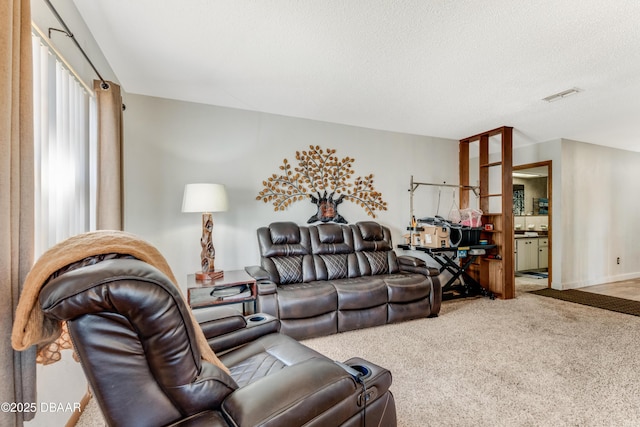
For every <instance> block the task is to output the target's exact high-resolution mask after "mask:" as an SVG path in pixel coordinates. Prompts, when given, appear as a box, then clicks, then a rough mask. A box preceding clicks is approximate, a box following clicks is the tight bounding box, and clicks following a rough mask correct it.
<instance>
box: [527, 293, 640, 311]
mask: <svg viewBox="0 0 640 427" xmlns="http://www.w3.org/2000/svg"><path fill="white" fill-rule="evenodd" d="M531 293H532V294H535V295H541V296H544V297H551V298H556V299H559V300H563V301H568V302H574V303H577V304H583V305H588V306H591V307H597V308H602V309H604V310H610V311H616V312H618V313H625V314H631V315H633V316H640V301H632V300H628V299H624V298H618V297H612V296H609V295H601V294H596V293H593V292H584V291H580V290H577V289H568V290H566V291H558V290H555V289H550V288H545V289H538V290H534V291H531Z"/></svg>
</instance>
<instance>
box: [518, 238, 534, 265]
mask: <svg viewBox="0 0 640 427" xmlns="http://www.w3.org/2000/svg"><path fill="white" fill-rule="evenodd" d="M537 268H538V239H537V238H533V239H516V271H521V270H535V269H537Z"/></svg>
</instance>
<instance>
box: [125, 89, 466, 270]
mask: <svg viewBox="0 0 640 427" xmlns="http://www.w3.org/2000/svg"><path fill="white" fill-rule="evenodd" d="M124 123H125V136H124V138H125V143H124V144H125V150H124V159H125V229H126V230H127V231H130V232H132V233H135V234H138V235H140V236H141V237H143V238H145V239H146V240H148V241H150V242H151V243H153V244H154V245H156V246H157V247H158V248H159V249H160V251H161V252H162V253H163V254H164V255H165V257H166V258H167V260H168V262H169V264H170V265H171V268H172V269H173V271H174V274H175V275H176V277H177V278H178V279H179V280H186V275H187V274H189V273H193V272H194V271H196V270H197V269H198V267H199V260H200V255H199V254H200V244H199V238H200V234H201V228H200V221H201V219H200V215H199V214H186V213H181V212H180V208H181V203H182V193H183V188H184V185H185V184H187V183H191V182H216V183H222V184H225V185H226V186H227V191H228V194H229V203H230V208H229V211H228V212H220V213H215V214H214V222H215V225H214V231H213V239H214V245H215V247H216V267H217V268H221V269H224V270H232V269H242V268H244V267H245V266H247V265H254V264H259V261H260V259H259V251H258V245H257V240H256V229H257V228H258V227H261V226H264V225H268V224H269V223H271V222H274V221H294V222H296V223H298V224H304V223H306V221H307V219H308V218H309V217H310V216H311V215H313V214H315V212H316V207H315V206H314V205H312V204H311V203H310V202H309V201H299V202H296V203H294V204H293V205H291V206H290V207H289V209H288V210H286V211H279V212H274V211H273V207H272V206H271V205H270V204H265V203H263V202H262V201H257V200H256V196H257V195H258V193H259V191H260V190H261V189H262V181H263V180H265V179H266V178H268V177H269V176H270V175H271V174H273V173H279V170H278V167H279V166H280V165H281V164H282V161H283V159H285V158H286V159H288V160H289V161H290V162H292V163H293V164H294V165H297V162H296V161H295V153H296V151H301V150H306V149H308V148H309V145H319V146H320V147H322V148H324V149H328V148H334V149H336V150H337V153H336V155H337V156H339V157H340V158H342V157H345V156H349V157H352V158H354V159H355V162H353V169H354V170H355V175H356V176H359V175H362V176H364V175H368V174H369V173H373V174H374V180H375V188H376V190H378V191H380V192H381V193H382V196H383V199H384V200H385V201H386V202H387V204H388V210H387V211H383V212H379V213H378V215H379V216H378V218H376V219H375V220H377V221H379V222H380V223H382V224H384V225H386V226H388V227H390V228H391V229H392V233H393V239H394V243H400V241H401V236H402V234H404V233H405V229H406V226H407V225H408V224H409V203H410V201H409V191H408V190H409V182H410V179H411V175H412V174H413V175H414V179H415V180H416V181H421V182H438V183H439V182H444V181H446V182H448V183H457V180H458V143H457V141H454V140H447V139H440V138H432V137H424V136H415V135H407V134H399V133H393V132H385V131H377V130H371V129H364V128H358V127H353V126H345V125H339V124H332V123H325V122H318V121H313V120H306V119H298V118H292V117H284V116H278V115H273V114H266V113H259V112H251V111H244V110H236V109H229V108H222V107H215V106H208V105H202V104H194V103H187V102H179V101H172V100H167V99H160V98H153V97H146V96H140V95H128V97H127V109H126V111H125V119H124ZM450 203H451V197H450V196H443V201H442V202H441V213H442V212H443V211H446V212H447V213H448V209H449V208H450ZM414 204H415V213H416V216H418V217H420V216H427V215H434V214H435V213H436V209H437V189H436V188H430V187H421V188H420V189H419V190H418V191H416V195H415V198H414ZM339 212H340V214H341V215H343V216H344V217H345V218H346V219H347V220H348V221H349V222H350V223H355V222H357V221H362V220H367V219H371V218H370V217H367V216H366V213H365V211H364V210H363V209H362V208H360V207H359V206H357V205H355V204H353V203H350V202H344V203H342V204H341V205H340V206H339Z"/></svg>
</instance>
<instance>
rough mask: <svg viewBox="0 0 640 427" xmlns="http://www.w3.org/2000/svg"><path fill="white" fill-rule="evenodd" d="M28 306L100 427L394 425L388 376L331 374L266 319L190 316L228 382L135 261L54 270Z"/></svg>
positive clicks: (379, 372)
mask: <svg viewBox="0 0 640 427" xmlns="http://www.w3.org/2000/svg"><path fill="white" fill-rule="evenodd" d="M39 301H40V306H41V308H42V310H43V312H44V314H45V316H47V317H51V318H53V319H56V320H66V321H67V325H68V329H69V332H70V334H71V337H72V340H73V342H74V345H75V348H76V351H77V353H78V355H79V357H80V360H81V363H82V367H83V369H84V371H85V374H86V376H87V378H88V380H89V383H90V386H91V388H92V390H93V392H94V396H95V398H96V400H97V401H98V403H99V405H100V407H101V409H102V411H103V414H104V416H105V419H106V421H107V423H108V425H112V426H136V427H146V426H154V427H155V426H164V425H180V426H205V425H206V426H213V427H217V426H278V427H287V426H292V427H293V426H302V425H304V426H349V427H352V426H361V425H366V426H380V425H384V426H395V425H396V412H395V402H394V399H393V395H392V394H391V392H390V391H389V386H390V385H391V374H390V373H389V371H387V370H386V369H384V368H381V367H379V366H376V365H374V364H372V363H369V362H367V361H365V360H362V359H358V358H354V359H351V360H349V361H347V362H346V363H347V365H350V366H352V368H344V367H342V366H339V364H337V363H336V362H334V361H332V360H330V359H328V358H327V357H325V356H323V355H321V354H320V353H318V352H316V351H314V350H312V349H310V348H308V347H306V346H304V345H302V344H300V343H298V342H297V341H295V340H294V339H292V338H290V337H288V336H286V335H283V334H280V333H278V332H277V330H278V329H279V321H278V320H277V319H275V318H273V317H271V316H269V315H267V314H257V315H252V316H247V317H244V316H242V315H240V314H239V313H237V312H235V311H234V310H231V311H229V309H228V308H226V309H225V308H224V307H217V308H216V309H215V310H203V311H201V312H199V311H198V310H196V311H195V316H196V318H197V320H198V322H199V323H200V324H201V327H202V329H203V331H204V332H205V336H206V337H207V338H208V340H209V342H210V343H211V345H212V347H213V348H214V349H215V351H216V352H217V353H218V357H219V358H220V360H221V361H222V362H223V363H224V365H225V366H226V367H228V368H229V370H230V373H231V375H228V374H227V373H226V372H224V371H223V370H222V369H220V368H219V367H217V366H216V365H214V364H212V363H209V362H206V361H203V360H201V357H200V355H201V353H200V351H199V350H198V346H197V345H196V343H195V337H194V331H195V329H194V325H193V322H192V321H191V319H190V317H189V314H188V310H189V309H188V308H187V306H186V304H185V303H184V300H183V298H182V296H181V295H180V293H179V291H178V290H177V289H176V287H175V286H174V285H173V284H172V283H171V282H170V281H169V279H168V278H167V277H166V276H165V275H164V274H163V273H161V272H160V271H159V270H157V269H156V268H154V267H152V266H151V265H149V264H147V263H145V262H142V261H140V260H137V259H131V258H118V259H105V260H102V261H100V262H96V263H83V264H82V265H80V266H79V267H78V268H75V267H74V268H65V269H63V272H61V273H60V274H56V275H53V276H52V279H51V280H49V282H48V283H47V284H46V285H45V286H44V287H43V288H42V290H41V291H40V296H39ZM354 369H355V370H354ZM365 420H366V422H365Z"/></svg>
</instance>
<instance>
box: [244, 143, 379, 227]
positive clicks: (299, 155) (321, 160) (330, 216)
mask: <svg viewBox="0 0 640 427" xmlns="http://www.w3.org/2000/svg"><path fill="white" fill-rule="evenodd" d="M335 153H336V150H334V149H331V148H329V149H327V150H326V151H325V150H323V149H322V148H320V147H319V146H317V145H316V146H315V147H314V146H313V145H310V146H309V151H302V152H300V151H296V160H297V161H298V166H297V167H292V166H291V163H289V161H288V160H287V159H284V161H283V163H282V166H280V171H281V172H280V175H277V174H273V175H271V176H270V177H269V178H267V180H266V181H262V185H263V186H264V188H263V189H262V191H260V193H259V194H258V196H257V197H256V200H262V201H263V202H265V203H270V202H271V203H272V204H273V207H274V210H276V211H281V210H285V209H286V208H287V207H288V206H289V205H290V204H291V203H293V202H297V201H299V200H303V199H307V198H308V199H309V200H310V201H311V203H313V204H314V205H316V206H317V207H318V211H317V212H316V214H315V215H313V216H312V217H311V218H309V220H308V221H307V222H308V223H312V222H316V221H321V222H329V221H333V222H338V223H346V222H347V220H345V219H344V218H343V217H342V215H340V214H338V205H339V204H340V203H342V202H343V201H345V200H348V201H350V202H354V203H356V204H358V205H359V206H361V207H362V208H363V209H364V210H365V211H366V212H367V215H369V216H371V217H373V218H375V217H376V215H375V213H374V212H375V211H376V210H381V211H386V210H387V202H385V201H384V200H382V194H381V193H379V192H377V191H376V190H375V189H374V188H373V174H369V175H367V176H365V177H362V176H359V177H357V178H355V179H354V180H353V181H352V182H349V180H350V179H351V177H352V175H353V173H354V171H353V169H352V168H351V164H352V163H353V162H354V161H355V159H353V158H351V157H344V158H342V159H338V157H337V156H336V155H335Z"/></svg>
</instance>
